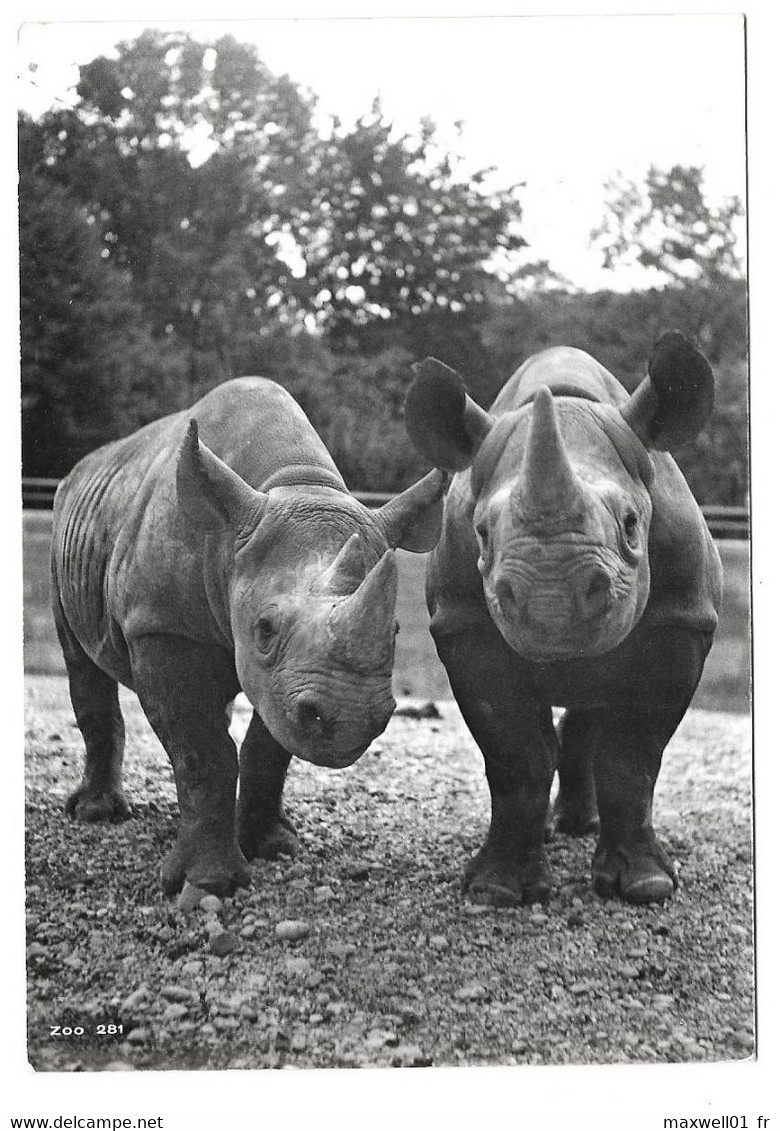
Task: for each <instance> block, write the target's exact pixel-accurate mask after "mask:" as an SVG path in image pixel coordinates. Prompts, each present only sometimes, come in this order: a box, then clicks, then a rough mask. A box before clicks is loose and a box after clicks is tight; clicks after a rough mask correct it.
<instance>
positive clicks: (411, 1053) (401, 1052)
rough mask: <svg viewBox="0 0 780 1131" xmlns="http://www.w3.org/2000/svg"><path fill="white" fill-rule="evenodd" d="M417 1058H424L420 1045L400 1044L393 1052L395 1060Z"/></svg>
mask: <svg viewBox="0 0 780 1131" xmlns="http://www.w3.org/2000/svg"><path fill="white" fill-rule="evenodd" d="M396 1059H397V1060H411V1061H412V1062H414V1061H416V1060H422V1059H423V1051H422V1049H421V1048H420V1046H419V1045H399V1046H398V1048H397V1049H396V1050H395V1053H394V1054H393V1060H396Z"/></svg>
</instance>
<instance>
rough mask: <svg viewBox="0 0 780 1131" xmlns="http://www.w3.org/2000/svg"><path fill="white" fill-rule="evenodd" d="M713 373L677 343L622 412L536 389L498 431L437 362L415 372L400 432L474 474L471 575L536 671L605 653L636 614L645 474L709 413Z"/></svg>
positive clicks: (645, 579)
mask: <svg viewBox="0 0 780 1131" xmlns="http://www.w3.org/2000/svg"><path fill="white" fill-rule="evenodd" d="M712 400H713V380H712V372H711V370H710V367H709V365H708V363H707V361H706V360H705V358H704V357H703V356H702V355H701V354H700V353H699V352H698V351H697V350H695V349H694V347H693V346H692V345H691V344H690V343H689V342H688V341H687V340H686V339H685V338H684V337H683V336H682V335H681V334H679V333H677V332H673V333H670V334H666V335H664V336H663V337H662V338H661V339H659V342H658V343H657V344H656V347H655V350H654V353H653V356H652V358H651V361H650V366H649V374H648V376H647V377H646V378H645V379H644V381H643V382H642V383H641V384H640V385H639V387H638V388H637V390H636V392H635V393H634V394H633V395H632V396H631V397H630V398H629V397H628V396H626V399H625V402H624V403H622V404H620V405H619V406H615V405H612V404H606V403H601V402H598V401H595V400H592V399H588V398H585V397H582V396H573V395H560V396H555V397H554V396H553V395H552V393H551V392H550V389H549V388H548V387H546V386H544V385H541V386H540V387H539V388H538V389H537V391H536V392H535V395H534V396H533V397H532V399H531V400H530V401H528V402H527V403H521V405H520V407H519V408H517V409H515V410H513V411H508V412H504V413H502V414H501V415H499V416H497V417H493V416H491V415H490V414H489V413H486V412H484V411H483V410H482V409H480V408H479V407H478V406H477V405H476V404H475V403H474V402H473V401H472V400H471V399H470V398H469V397H468V396H467V395H466V392H465V389H464V387H463V385H462V382H461V381H460V378H459V377H458V375H457V374H456V373H454V372H453V371H452V370H449V369H447V367H445V366H443V365H442V364H441V363H440V362H437V361H435V360H434V359H427V360H426V361H425V362H423V363H421V365H420V366H418V367H417V377H416V380H415V383H414V384H413V386H412V388H411V390H410V392H409V396H408V398H407V407H406V420H407V428H408V430H409V433H410V435H411V437H412V439H413V440H414V441H415V443H416V445H417V447H418V448H420V450H421V451H423V453H424V454H426V455H427V456H428V458H429V459H431V460H432V461H433V462H435V463H436V464H437V465H438V466H439V467H445V468H448V469H450V470H464V469H465V468H467V467H471V478H470V487H471V493H472V496H473V502H474V510H473V527H474V537H475V543H476V545H475V554H476V555H477V567H478V569H479V571H480V573H481V575H482V583H483V589H484V593H485V599H486V602H487V605H488V609H489V611H490V614H491V616H492V618H493V620H494V622H495V624H496V625H497V627H498V628H499V630H500V631H501V633H502V635H503V636H504V638H505V639H506V640H507V642H508V643H509V644H510V645H511V647H512V648H513V649H514V650H515V651H517V652H518V653H520V654H521V655H523V656H525V657H527V658H528V659H531V660H535V661H551V660H562V659H575V658H580V657H586V656H594V655H599V654H601V653H603V652H606V651H609V650H610V649H612V648H615V647H616V646H617V645H618V644H619V643H620V642H621V641H622V640H623V639H624V638H625V637H626V636H627V635H628V633H629V632H630V631H631V629H632V628H633V627H634V625H635V624H636V623H637V621H638V620H639V618H640V617H641V616H642V613H643V612H644V609H645V606H646V603H647V599H648V594H649V589H650V567H649V559H648V534H649V529H650V520H651V515H652V503H651V495H650V488H651V486H652V482H653V475H654V472H653V465H652V463H651V460H650V458H649V456H648V448H655V449H668V448H671V447H673V446H676V445H677V444H680V443H683V442H685V441H687V440H689V439H691V438H692V437H693V436H694V435H696V433H697V432H698V431H699V429H700V428H701V426H702V425H703V424H704V423H705V421H706V419H707V417H708V416H709V413H710V412H711V409H712Z"/></svg>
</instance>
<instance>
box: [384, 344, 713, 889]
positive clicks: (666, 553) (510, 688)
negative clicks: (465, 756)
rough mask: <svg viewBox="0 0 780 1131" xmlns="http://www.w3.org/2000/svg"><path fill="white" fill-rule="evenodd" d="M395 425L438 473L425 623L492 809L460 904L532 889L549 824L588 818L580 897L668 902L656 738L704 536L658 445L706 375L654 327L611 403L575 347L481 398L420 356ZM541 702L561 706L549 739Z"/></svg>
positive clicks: (541, 357) (706, 541) (689, 641)
mask: <svg viewBox="0 0 780 1131" xmlns="http://www.w3.org/2000/svg"><path fill="white" fill-rule="evenodd" d="M416 369H417V376H416V379H415V382H414V384H413V385H412V387H411V389H410V391H409V395H408V398H407V405H406V422H407V428H408V431H409V433H410V435H411V437H412V439H413V441H414V442H415V443H416V445H417V447H418V448H419V449H420V451H422V452H423V453H424V454H425V455H426V456H427V457H428V458H429V459H430V460H431V462H432V463H433V464H435V465H436V466H437V467H439V468H443V469H447V470H450V471H456V472H458V474H456V475H455V477H454V479H453V481H452V485H451V487H450V490H449V493H448V495H447V498H446V502H445V512H444V527H443V533H442V537H441V540H440V541H439V543H438V545H437V547H436V548H435V549H434V550H433V552H432V554H431V558H430V562H429V566H428V577H427V600H428V607H429V610H430V613H431V618H432V620H431V632H432V634H433V637H434V640H435V642H436V647H437V649H438V652H439V656H440V657H441V659H442V661H443V663H444V666H445V667H446V669H447V673H448V675H449V680H450V684H451V686H452V690H453V693H454V695H455V698H456V700H457V702H458V704H459V706H460V709H461V711H462V713H463V716H464V719H465V721H466V723H467V725H468V727H469V729H470V730H471V732H472V734H473V736H474V738H475V739H476V741H477V743H478V745H479V746H480V748H481V750H482V753H483V756H484V759H485V769H486V773H487V779H488V785H489V787H490V794H491V801H492V821H491V825H490V830H489V832H488V835H487V839H486V841H485V843H484V844H483V846H482V848H481V849H480V850H479V852H477V854H476V856H474V858H473V859H472V860H471V861H470V863H469V864H468V866H467V869H466V881H465V886H466V889H467V890H468V891H469V893H470V896H471V898H473V899H475V900H477V901H479V902H487V903H494V904H512V903H530V902H534V901H539V900H544V899H546V898H547V897H548V896H549V893H550V888H551V882H552V880H551V875H550V871H549V868H548V865H547V861H546V858H545V847H544V840H545V822H546V817H547V810H548V802H549V795H550V788H551V784H552V779H553V773H554V770H555V768H556V766H557V769H558V775H559V786H560V790H559V794H558V797H557V800H556V807H555V819H556V823H557V826H558V828H559V829H560V830H563V831H567V832H571V833H582V832H586V831H590V830H592V829H595V828H596V827H598V829H599V836H598V841H597V844H596V849H595V854H594V856H593V865H592V875H593V882H594V886H595V888H596V891H597V892H598V893H600V894H602V895H618V896H621V897H623V898H624V899H627V900H629V901H632V902H636V903H643V902H652V901H660V900H664V899H666V898H668V897H669V896H670V895H671V894H672V892H673V890H674V888H675V887H676V885H677V879H676V875H675V870H674V867H673V865H672V862H671V860H670V859H669V857H668V855H667V854H666V852H665V851H664V849H663V848H662V847H661V845H660V844H659V843H658V841H657V839H656V836H655V832H654V831H653V824H652V805H653V791H654V788H655V782H656V778H657V776H658V772H659V769H660V765H661V757H662V755H663V752H664V749H665V747H666V745H667V743H668V742H669V740H670V738H671V737H672V735H673V734H674V732H675V730H676V729H677V726H678V725H679V723H680V721H681V719H682V718H683V715H684V714H685V712H686V710H687V708H688V705H689V703H690V701H691V698H692V696H693V693H694V691H695V689H696V686H697V684H698V682H699V678H700V676H701V672H702V667H703V664H704V661H705V658H706V656H707V653H708V652H709V649H710V644H711V642H712V637H713V633H714V631H715V627H716V625H717V619H718V616H717V614H718V607H719V604H720V598H721V588H722V571H721V565H720V560H719V557H718V553H717V550H716V548H715V545H714V543H713V541H712V538H711V537H710V534H709V531H708V530H707V526H706V524H705V521H704V518H703V516H702V513H701V511H700V509H699V507H698V506H697V504H696V502H695V500H694V498H693V495H692V494H691V492H690V490H689V488H688V486H687V484H686V482H685V480H684V478H683V476H682V474H681V473H680V471H679V469H678V467H677V465H676V463H675V462H674V460H673V458H672V456H671V455H670V454H668V451H669V449H672V450H674V449H675V448H676V447H677V446H678V445H681V444H684V443H686V442H687V441H689V440H691V439H692V438H693V437H694V436H695V435H696V434H697V433H698V432H699V430H700V429H701V428H702V426H703V425H704V424H705V422H706V420H707V419H708V417H709V415H710V413H711V410H712V405H713V398H714V382H713V376H712V371H711V369H710V366H709V364H708V362H707V361H706V359H705V358H704V357H703V356H702V354H701V353H699V352H698V350H696V349H695V348H694V347H693V345H691V344H690V343H689V342H688V341H687V339H686V338H684V337H683V335H682V334H680V333H678V332H676V331H675V332H671V333H667V334H665V335H663V336H662V337H661V338H660V339H659V340H658V342H657V343H656V346H655V348H654V350H653V353H652V356H651V358H650V363H649V369H648V375H647V376H646V377H645V378H644V380H643V381H642V382H641V383H640V384H639V386H638V387H637V389H636V391H635V392H634V393H633V394H632V395H631V396H629V394H628V393H627V392H626V390H625V389H624V388H623V386H622V385H621V384H620V383H619V382H618V381H617V380H616V379H615V378H614V377H613V376H612V375H611V374H610V373H609V372H608V371H607V370H606V369H605V368H604V367H603V366H602V365H600V364H599V363H598V362H597V361H595V360H594V359H593V358H592V357H590V356H589V355H588V354H586V353H584V352H583V351H581V350H578V349H571V348H568V347H560V348H554V349H548V350H545V351H544V352H542V353H539V354H536V355H535V356H533V357H531V358H530V359H529V360H528V361H526V362H525V364H524V365H523V366H521V368H520V369H519V370H518V371H517V373H515V375H514V376H513V377H511V378H510V379H509V381H508V382H507V383H506V385H505V386H504V388H503V389H502V390H501V392H500V393H499V395H498V397H497V399H496V400H495V402H494V403H493V405H492V406H491V409H490V412H485V411H483V410H482V409H481V408H479V407H478V406H477V405H476V404H475V403H474V401H473V400H471V398H470V397H468V396H467V395H466V391H465V388H464V386H463V383H462V381H461V379H460V378H459V376H458V375H457V374H456V373H455V372H454V371H453V370H451V369H449V368H448V367H447V366H445V365H443V364H442V363H441V362H438V361H436V360H434V359H432V358H429V359H427V360H426V361H424V362H422V363H421V364H420V365H419V366H417V367H416ZM552 707H563V708H566V709H567V710H566V713H565V715H564V716H563V721H562V724H561V725H560V727H559V731H558V733H557V734H556V731H555V729H554V727H553V720H552V712H551V708H552Z"/></svg>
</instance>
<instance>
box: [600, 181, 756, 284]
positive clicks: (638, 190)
mask: <svg viewBox="0 0 780 1131" xmlns="http://www.w3.org/2000/svg"><path fill="white" fill-rule="evenodd" d="M703 179H704V173H703V170H702V169H700V168H697V167H696V166H692V165H690V166H686V165H674V166H673V167H672V168H671V169H670V170H668V171H667V170H663V169H658V168H656V166H655V165H651V166H650V168H649V170H648V172H647V175H646V177H645V182H644V185H642V186H639V185H637V184H636V183H635V182H633V181H631V180H628V179H625V178H622V177H620V176H619V175H618V177H616V178H615V179H613V180H611V181H608V182H607V184H606V185H605V191H606V206H607V212H606V215H605V217H604V220H603V222H602V224H601V226H600V227H599V228H597V229H596V230H595V231H594V232H592V233H591V239H592V242H593V243H594V245H595V246H596V247H600V248H601V251H602V253H603V262H604V266H605V267H609V268H612V267H615V266H617V265H621V264H622V265H626V264H638V265H639V266H640V267H644V268H649V269H652V271H653V272H654V273H655V277H656V278H660V279H661V280H662V282H665V283H667V284H671V285H673V286H687V285H689V284H691V283H704V284H706V285H717V284H719V283H721V282H723V281H727V280H733V279H740V278H742V274H743V272H742V265H741V262H740V259H739V256H738V254H737V250H736V249H737V230H736V222H737V220H738V218H739V217H740V216H741V215H742V205H741V203H740V201H739V199H738V198H737V197H735V196H732V197H729V198H728V199H726V200H725V201H723V202H721V203H720V204H712V203H710V202H708V201H707V199H706V198H705V195H704V189H703Z"/></svg>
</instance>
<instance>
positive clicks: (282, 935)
mask: <svg viewBox="0 0 780 1131" xmlns="http://www.w3.org/2000/svg"><path fill="white" fill-rule="evenodd" d="M310 931H311V927H310V926H309V924H308V923H307V922H305V921H304V920H303V919H282V921H281V922H280V923H277V924H276V926H275V927H274V934H275V935H276V937H277V938H278V939H280V940H281V941H282V942H299V941H300V940H301V939H305V938H306V936H307V935H308V934H309V932H310Z"/></svg>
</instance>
